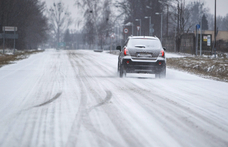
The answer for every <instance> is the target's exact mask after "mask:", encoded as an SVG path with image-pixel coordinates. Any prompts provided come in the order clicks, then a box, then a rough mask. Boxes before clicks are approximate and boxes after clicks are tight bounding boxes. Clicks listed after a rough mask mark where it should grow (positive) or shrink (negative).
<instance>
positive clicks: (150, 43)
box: [128, 39, 161, 49]
mask: <svg viewBox="0 0 228 147" xmlns="http://www.w3.org/2000/svg"><path fill="white" fill-rule="evenodd" d="M128 47H130V48H135V47H136V48H150V49H158V48H161V42H160V41H159V40H153V39H130V40H129V41H128Z"/></svg>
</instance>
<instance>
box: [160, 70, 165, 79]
mask: <svg viewBox="0 0 228 147" xmlns="http://www.w3.org/2000/svg"><path fill="white" fill-rule="evenodd" d="M160 78H166V68H164V69H163V70H162V71H161V72H160Z"/></svg>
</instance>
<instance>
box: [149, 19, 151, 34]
mask: <svg viewBox="0 0 228 147" xmlns="http://www.w3.org/2000/svg"><path fill="white" fill-rule="evenodd" d="M150 26H151V16H149V36H150Z"/></svg>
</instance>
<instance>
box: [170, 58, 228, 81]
mask: <svg viewBox="0 0 228 147" xmlns="http://www.w3.org/2000/svg"><path fill="white" fill-rule="evenodd" d="M167 66H168V67H169V68H173V69H178V70H181V71H187V72H189V73H193V74H197V75H199V76H201V77H204V78H210V79H214V80H218V81H224V82H228V56H227V55H226V54H223V55H222V56H220V57H218V58H211V57H207V56H203V57H194V56H192V57H190V56H188V57H182V58H167Z"/></svg>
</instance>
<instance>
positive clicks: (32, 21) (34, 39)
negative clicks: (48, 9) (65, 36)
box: [0, 0, 48, 49]
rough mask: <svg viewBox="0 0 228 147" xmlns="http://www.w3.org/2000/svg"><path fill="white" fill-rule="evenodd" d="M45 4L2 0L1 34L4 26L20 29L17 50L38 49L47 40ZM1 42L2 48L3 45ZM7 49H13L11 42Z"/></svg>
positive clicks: (21, 0)
mask: <svg viewBox="0 0 228 147" xmlns="http://www.w3.org/2000/svg"><path fill="white" fill-rule="evenodd" d="M44 11H45V3H41V2H40V1H39V0H1V1H0V33H1V32H2V26H16V27H18V31H17V33H18V35H19V39H18V40H17V42H16V48H17V49H27V48H37V46H38V45H39V44H41V43H43V42H44V41H45V40H46V39H47V30H48V26H47V18H46V17H45V16H44V15H43V12H44ZM2 42H3V41H2V40H0V46H1V45H2ZM6 45H7V47H12V45H13V44H12V43H11V42H10V40H8V41H7V42H6Z"/></svg>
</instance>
